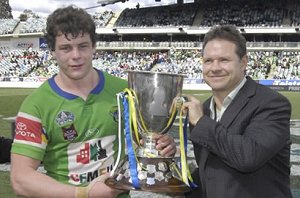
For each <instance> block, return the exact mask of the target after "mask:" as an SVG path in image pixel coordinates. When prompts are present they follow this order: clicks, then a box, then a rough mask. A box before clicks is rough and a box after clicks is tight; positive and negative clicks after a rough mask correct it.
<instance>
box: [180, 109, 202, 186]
mask: <svg viewBox="0 0 300 198" xmlns="http://www.w3.org/2000/svg"><path fill="white" fill-rule="evenodd" d="M188 121H189V114H186V117H185V120H184V125H183V135H184V151H185V156H187V144H188V141H187V140H188V138H187V125H188ZM189 184H190V186H191V187H192V188H197V187H198V185H197V184H195V183H194V182H192V181H191V180H189Z"/></svg>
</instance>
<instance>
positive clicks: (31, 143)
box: [11, 100, 47, 161]
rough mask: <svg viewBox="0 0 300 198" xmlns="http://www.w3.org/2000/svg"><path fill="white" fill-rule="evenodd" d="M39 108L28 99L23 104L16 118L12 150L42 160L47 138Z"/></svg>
mask: <svg viewBox="0 0 300 198" xmlns="http://www.w3.org/2000/svg"><path fill="white" fill-rule="evenodd" d="M37 109H38V108H37V107H36V106H35V105H34V104H33V103H31V102H28V100H27V102H26V100H25V101H24V103H23V104H22V106H21V108H20V111H19V113H18V115H17V118H16V129H15V138H14V142H13V145H12V149H11V152H12V153H15V154H20V155H24V156H27V157H31V158H33V159H36V160H40V161H42V160H43V156H44V153H45V148H46V146H47V138H46V134H45V132H44V130H43V127H42V122H41V119H40V118H39V116H38V110H37Z"/></svg>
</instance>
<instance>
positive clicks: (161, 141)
mask: <svg viewBox="0 0 300 198" xmlns="http://www.w3.org/2000/svg"><path fill="white" fill-rule="evenodd" d="M158 136H159V137H158ZM158 136H156V138H157V144H156V149H157V150H158V151H159V154H160V155H162V156H165V157H170V156H173V155H175V153H176V144H175V141H174V139H173V138H172V137H171V136H169V135H168V134H165V135H158Z"/></svg>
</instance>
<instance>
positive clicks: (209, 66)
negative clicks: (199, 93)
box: [203, 39, 247, 96]
mask: <svg viewBox="0 0 300 198" xmlns="http://www.w3.org/2000/svg"><path fill="white" fill-rule="evenodd" d="M246 65H247V56H244V57H242V59H240V58H239V56H238V55H237V53H236V46H235V44H234V43H233V42H230V41H227V40H224V39H213V40H210V41H209V42H208V43H207V44H206V46H205V48H204V50H203V77H204V80H205V82H206V83H207V84H208V85H209V86H210V87H211V88H212V90H213V92H215V93H219V94H222V95H225V96H226V95H228V94H229V93H230V92H231V91H232V90H233V89H234V88H235V87H236V86H237V85H238V84H239V83H240V82H241V80H242V79H243V78H244V75H245V70H246Z"/></svg>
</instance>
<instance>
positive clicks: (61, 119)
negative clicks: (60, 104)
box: [55, 111, 75, 126]
mask: <svg viewBox="0 0 300 198" xmlns="http://www.w3.org/2000/svg"><path fill="white" fill-rule="evenodd" d="M74 118H75V116H74V114H73V113H71V112H68V111H61V112H59V113H58V114H57V116H56V119H55V121H56V123H57V124H58V125H59V126H64V125H67V124H70V123H73V122H74Z"/></svg>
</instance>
